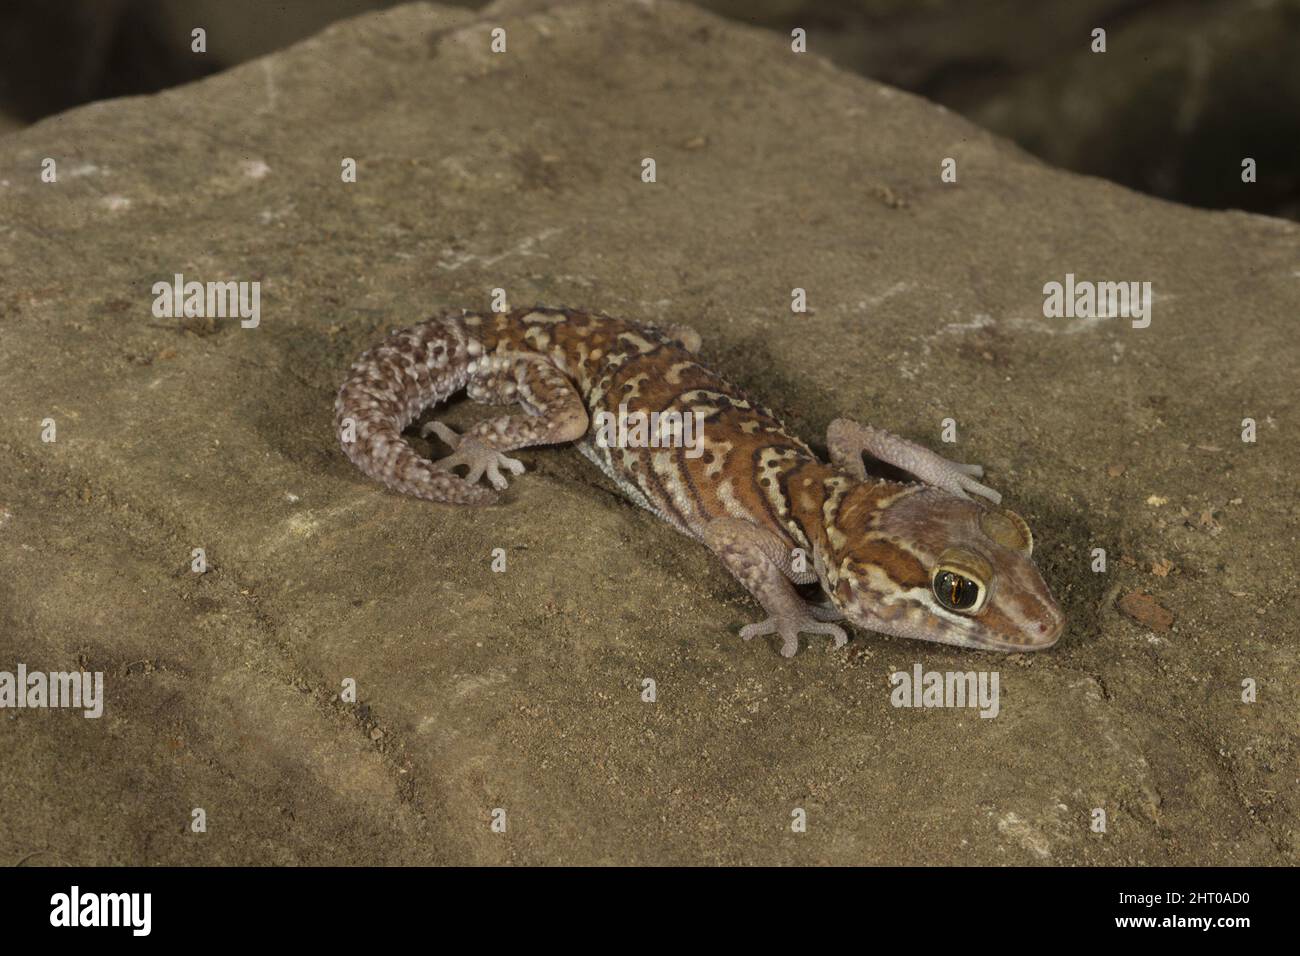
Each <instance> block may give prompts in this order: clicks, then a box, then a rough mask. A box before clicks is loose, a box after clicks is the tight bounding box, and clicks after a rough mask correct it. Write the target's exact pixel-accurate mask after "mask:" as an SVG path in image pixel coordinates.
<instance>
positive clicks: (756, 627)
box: [740, 612, 849, 657]
mask: <svg viewBox="0 0 1300 956" xmlns="http://www.w3.org/2000/svg"><path fill="white" fill-rule="evenodd" d="M814 613H815V612H814ZM800 631H802V632H804V633H806V634H829V635H831V636H832V637H834V638H835V646H836V647H843V646H844V645H845V644H847V643H848V642H849V637H848V635H847V634H845V633H844V628H842V627H840V626H839V625H838V624H831V623H829V622H827V621H819V620H817V618H816V617H813V616H812V614H809V613H808V612H803V613H801V614H780V615H773V616H772V617H769V618H766V619H765V620H762V621H759V622H758V623H757V624H747V625H745V626H744V627H742V628H741V629H740V636H741V638H742V639H743V640H746V641H748V640H750V639H751V638H755V637H762V636H763V635H765V634H780V635H781V641H782V643H781V656H782V657H794V655H795V652H796V651H797V650H799V632H800Z"/></svg>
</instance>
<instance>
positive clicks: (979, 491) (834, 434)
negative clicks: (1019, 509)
mask: <svg viewBox="0 0 1300 956" xmlns="http://www.w3.org/2000/svg"><path fill="white" fill-rule="evenodd" d="M826 446H827V449H828V450H829V452H830V456H831V462H832V463H833V464H834V465H835V467H837V468H843V469H844V470H845V471H847V472H848V473H849V474H851V475H852V476H853V477H854V478H857V479H858V480H859V481H866V480H867V469H866V466H865V465H863V463H862V453H863V452H864V451H865V452H867V453H868V454H870V455H872V456H873V457H875V458H879V459H880V460H881V461H883V462H885V463H886V464H889V465H893V466H894V467H896V468H901V469H903V471H906V472H908V473H909V474H913V475H915V476H916V477H917V478H920V479H921V480H922V481H923V482H925V483H926V484H927V485H933V486H934V487H936V488H942V489H943V490H944V491H946V492H948V493H949V494H952V495H956V496H957V497H958V498H970V496H971V494H976V495H981V496H982V497H985V498H987V499H989V500H990V501H992V502H993V503H994V504H999V503H1000V502H1001V501H1002V496H1001V495H1000V494H998V493H997V492H996V491H994V490H993V489H992V488H989V487H986V486H985V485H981V484H980V483H979V482H978V481H976V480H975V479H976V478H982V477H983V476H984V469H983V468H981V467H980V466H979V465H963V464H961V463H960V462H955V461H949V460H948V459H947V458H944V457H943V456H941V455H937V454H935V453H934V452H932V451H930V449H928V448H923V447H922V446H920V445H918V444H916V443H915V442H910V441H908V440H907V439H906V438H899V437H898V436H897V435H894V434H891V433H890V432H887V431H885V430H884V429H881V428H872V427H871V426H869V425H859V424H858V423H857V422H855V421H852V420H850V419H848V418H837V419H835V421H833V422H831V423H830V426H829V427H828V428H827V429H826ZM968 492H969V494H968Z"/></svg>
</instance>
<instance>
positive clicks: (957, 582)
mask: <svg viewBox="0 0 1300 956" xmlns="http://www.w3.org/2000/svg"><path fill="white" fill-rule="evenodd" d="M933 587H934V596H935V597H936V598H937V599H938V600H939V603H940V604H942V605H943V606H944V607H946V608H947V609H948V610H950V611H969V610H970V609H971V608H973V607H975V606H976V605H977V604H978V603H979V601H980V596H981V592H982V591H983V590H984V589H983V587H982V586H981V585H980V583H979V582H978V581H973V580H971V579H970V578H968V577H964V576H962V575H960V574H958V573H957V572H956V571H948V570H946V569H944V568H940V569H939V571H938V572H937V573H936V574H935V576H934V581H933Z"/></svg>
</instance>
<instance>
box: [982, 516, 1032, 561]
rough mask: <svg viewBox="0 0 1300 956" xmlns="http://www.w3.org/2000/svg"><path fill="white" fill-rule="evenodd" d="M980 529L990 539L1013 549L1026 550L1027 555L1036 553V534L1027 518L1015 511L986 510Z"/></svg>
mask: <svg viewBox="0 0 1300 956" xmlns="http://www.w3.org/2000/svg"><path fill="white" fill-rule="evenodd" d="M980 530H981V531H983V532H984V533H985V534H986V535H987V536H988V537H989V540H991V541H993V542H994V543H995V544H1000V545H1002V546H1003V547H1004V548H1011V549H1012V550H1013V551H1021V552H1024V554H1025V555H1026V556H1028V555H1031V554H1033V553H1034V536H1033V534H1032V533H1031V532H1030V530H1029V525H1027V524H1026V523H1025V519H1024V518H1022V517H1020V515H1018V514H1016V513H1015V512H1014V511H1010V510H1007V509H1005V508H1004V509H1003V510H1001V511H986V512H984V514H983V515H981V516H980Z"/></svg>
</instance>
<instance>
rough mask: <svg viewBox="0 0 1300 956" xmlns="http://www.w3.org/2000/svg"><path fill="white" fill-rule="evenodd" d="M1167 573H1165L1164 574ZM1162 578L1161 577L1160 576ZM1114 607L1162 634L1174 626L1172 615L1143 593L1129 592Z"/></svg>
mask: <svg viewBox="0 0 1300 956" xmlns="http://www.w3.org/2000/svg"><path fill="white" fill-rule="evenodd" d="M1166 573H1167V572H1166ZM1162 577H1163V575H1162ZM1115 606H1116V607H1117V608H1119V609H1120V611H1122V612H1123V613H1124V614H1126V615H1128V616H1129V617H1131V618H1132V619H1133V620H1135V621H1137V622H1138V623H1139V624H1142V625H1144V626H1146V627H1149V628H1151V630H1153V631H1160V632H1164V631H1167V630H1169V629H1170V628H1171V627H1173V626H1174V615H1173V613H1172V612H1170V611H1169V610H1168V609H1167V608H1164V607H1162V606H1161V605H1160V604H1159V603H1157V602H1156V599H1155V598H1153V597H1152V596H1151V595H1150V594H1147V593H1146V592H1144V591H1130V592H1129V593H1128V594H1125V595H1124V596H1123V597H1121V598H1120V599H1119V600H1118V601H1117V602H1116V603H1115Z"/></svg>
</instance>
